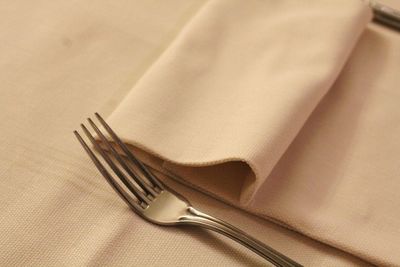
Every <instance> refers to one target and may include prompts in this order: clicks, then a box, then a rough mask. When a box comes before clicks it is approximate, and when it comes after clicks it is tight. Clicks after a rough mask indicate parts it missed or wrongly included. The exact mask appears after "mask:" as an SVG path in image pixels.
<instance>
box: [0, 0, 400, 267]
mask: <svg viewBox="0 0 400 267" xmlns="http://www.w3.org/2000/svg"><path fill="white" fill-rule="evenodd" d="M243 3H244V1H243ZM243 3H242V2H239V1H237V2H236V1H232V2H230V1H229V2H228V1H209V2H204V1H195V0H193V1H180V0H176V1H175V0H174V1H172V0H171V1H122V2H110V1H96V2H93V3H92V2H91V3H89V2H82V1H58V0H56V1H54V0H51V1H48V0H41V1H35V2H32V1H3V2H2V3H0V30H1V33H2V34H1V35H0V40H1V42H0V58H1V60H0V70H1V71H0V80H1V82H2V86H1V87H0V109H1V112H0V129H1V135H0V177H1V179H0V215H1V216H0V237H1V238H0V251H1V253H0V265H1V266H187V265H191V266H204V265H212V266H266V265H267V264H266V263H265V261H263V260H262V259H260V258H259V257H258V256H257V255H253V253H251V252H249V251H248V250H247V249H246V248H243V247H241V246H240V245H238V244H235V243H234V242H232V241H230V240H227V239H225V238H221V237H220V236H218V235H215V234H211V233H209V232H207V231H203V230H200V229H195V228H190V227H188V228H185V229H178V228H168V227H167V228H165V227H158V226H156V225H152V224H149V223H147V222H145V221H143V220H142V219H141V218H139V217H138V216H136V215H135V214H134V213H133V212H132V211H131V210H129V209H128V207H127V206H126V205H125V203H124V202H123V201H121V200H120V199H119V197H118V196H117V195H116V194H115V193H114V192H113V191H112V189H111V188H110V187H109V186H108V184H107V183H106V182H105V181H104V180H103V179H102V178H101V176H100V174H99V172H98V171H97V170H96V168H95V167H94V166H93V164H91V162H90V160H89V159H88V157H87V156H86V155H85V153H84V152H83V150H82V148H81V147H80V145H79V143H78V142H77V141H76V140H75V138H74V136H73V134H72V131H73V130H74V129H76V128H77V127H78V126H79V123H81V122H83V121H84V120H85V118H86V117H87V116H90V115H91V114H93V112H95V111H98V112H99V113H100V114H102V115H103V117H108V115H110V114H112V116H111V117H110V119H109V123H110V124H111V126H112V127H113V128H115V130H116V131H117V133H118V134H120V135H123V137H124V138H125V140H127V141H129V142H130V143H131V144H132V145H134V146H136V148H134V149H137V148H142V149H144V150H141V151H138V152H139V153H141V154H140V155H141V156H142V157H143V159H144V160H146V161H147V162H149V163H150V164H152V165H153V166H154V167H156V168H158V169H159V170H160V171H162V173H159V175H161V176H162V177H163V179H164V180H165V182H166V183H168V184H169V185H171V186H172V187H173V188H174V189H176V190H177V191H178V192H180V193H181V194H183V195H185V196H187V197H188V198H190V200H191V201H192V202H193V204H194V205H196V207H199V209H201V210H203V211H205V212H208V213H210V214H213V215H215V216H217V217H220V218H222V219H225V220H228V221H230V222H231V223H232V224H235V225H237V226H238V227H241V228H242V229H243V230H245V231H247V232H248V233H249V234H252V235H254V236H257V238H259V239H260V240H262V241H263V242H265V243H267V244H268V245H270V246H272V247H274V248H276V249H277V250H279V251H281V252H282V253H285V254H287V255H288V256H290V257H293V258H294V259H296V260H297V261H299V262H300V263H302V264H304V265H305V266H368V265H370V264H380V265H399V259H398V258H397V257H398V256H397V255H395V254H394V255H393V254H392V252H393V251H394V250H395V248H396V243H395V242H396V240H397V239H398V236H399V235H398V233H397V232H396V231H395V230H394V229H396V224H397V222H398V219H397V217H398V216H396V213H395V212H393V210H392V208H393V207H394V206H396V204H397V203H398V201H397V199H396V196H395V195H394V194H393V193H394V191H395V189H396V186H398V183H397V182H396V168H395V162H396V156H395V154H396V152H397V151H398V150H397V149H396V148H397V147H396V145H397V144H398V143H396V141H395V136H396V130H397V128H396V127H395V125H396V121H398V118H397V117H396V114H398V112H397V109H396V105H395V103H396V99H395V97H396V94H397V92H396V90H395V89H396V84H398V79H399V77H398V75H397V74H398V72H396V69H397V70H398V67H399V66H398V64H399V63H398V62H399V60H398V57H399V54H398V52H397V51H398V47H399V38H398V36H397V34H396V33H393V32H391V31H387V30H385V29H382V28H380V27H374V26H368V28H367V29H365V25H366V23H367V21H368V20H369V18H370V14H369V11H368V9H367V8H366V7H365V5H364V4H363V3H361V2H358V1H353V2H351V1H335V2H328V1H327V2H325V3H322V2H316V1H315V2H308V3H307V6H302V5H301V4H300V3H297V2H296V1H280V2H279V3H276V4H273V3H272V2H261V1H260V2H257V1H254V2H250V1H249V2H248V4H247V5H246V6H243ZM266 4H268V5H269V7H267V6H266ZM263 12H264V15H263ZM310 18H312V20H311V21H310V20H309V19H310ZM253 19H254V20H253ZM258 25H260V27H259V26H258ZM289 25H290V26H291V27H289ZM232 26H234V27H232ZM261 26H263V27H261ZM218 27H221V28H220V29H219V30H218ZM296 27H297V28H296ZM308 27H312V28H313V29H314V30H315V31H314V33H313V32H311V31H307V28H308ZM324 27H325V28H326V29H329V31H327V32H325V31H323V28H324ZM279 28H280V29H281V31H282V32H281V33H279V32H280V31H279ZM290 28H292V29H290ZM301 28H303V31H299V29H301ZM284 31H290V32H291V36H292V37H290V36H289V35H286V34H285V33H284ZM278 33H279V34H278ZM237 34H238V35H237ZM268 34H269V35H271V36H269V35H268ZM272 35H276V36H275V37H274V36H272ZM360 36H361V37H360ZM306 37H307V38H306ZM286 38H287V39H286ZM207 40H208V41H207ZM246 40H247V41H246ZM299 40H301V41H302V42H303V43H302V44H300V43H298V45H299V47H301V50H297V51H295V48H296V49H297V48H298V46H297V45H296V42H298V41H299ZM306 40H308V41H306ZM312 40H314V41H312ZM322 40H323V42H321V41H322ZM240 48H246V49H240ZM289 48H290V49H289ZM208 50H210V51H208ZM371 50H373V51H371ZM254 51H262V53H261V54H256V55H255V56H254V54H253V52H254ZM268 51H269V52H268ZM198 53H200V54H198ZM275 53H278V54H277V55H274V54H275ZM313 53H317V55H318V56H316V55H314V54H313ZM197 55H200V56H197ZM285 55H286V56H285ZM250 56H251V57H250ZM253 56H254V57H253ZM290 57H292V60H293V61H291V62H292V63H293V66H292V68H287V66H286V67H285V65H286V64H287V63H288V60H289V58H290ZM318 58H321V59H322V58H323V59H324V60H323V61H319V60H318ZM346 61H347V63H346ZM254 62H255V63H254ZM269 62H273V64H272V63H271V65H269ZM304 62H309V63H310V64H311V63H312V64H311V65H310V69H308V66H306V65H303V63H304ZM206 65H207V66H206ZM274 66H275V67H274ZM265 67H267V68H266V71H265V73H263V72H262V70H261V69H263V68H265ZM300 67H301V68H300ZM199 68H200V69H199ZM278 70H279V72H280V73H281V74H282V75H283V76H280V77H279V75H278V76H276V75H275V76H274V77H273V79H270V77H271V76H273V74H274V73H275V74H278ZM163 73H164V74H163ZM163 75H165V77H162V76H163ZM210 75H211V76H210ZM285 75H286V77H285ZM311 76H314V77H311ZM302 77H303V78H302ZM151 83H154V85H156V84H158V85H159V87H154V88H153V87H152V86H151ZM161 83H165V84H161ZM290 83H293V88H291V87H290V88H289V85H290ZM333 83H334V84H333ZM174 84H175V85H176V86H173V85H174ZM268 84H270V85H271V86H266V85H268ZM160 85H162V86H160ZM273 87H275V89H274V88H273ZM182 88H185V90H183V89H182ZM216 88H218V90H223V91H220V92H219V93H224V92H225V93H226V94H225V95H226V98H221V97H220V98H218V94H219V93H218V91H217V90H215V89H216ZM229 88H230V90H228V89H229ZM255 88H256V89H255ZM193 89H197V90H193ZM278 89H279V90H278ZM144 90H150V91H146V92H145V91H144ZM151 90H154V91H151ZM157 90H158V92H157ZM160 90H164V91H163V92H162V94H161V95H159V96H157V94H158V93H161V91H160ZM175 90H181V91H180V92H178V91H175ZM284 90H286V91H284ZM364 90H366V91H365V92H364ZM139 91H142V92H141V93H140V94H142V95H141V96H140V97H141V98H142V99H141V100H140V99H137V98H136V97H135V95H136V94H139ZM244 92H253V93H254V94H253V95H251V94H249V95H248V98H247V99H242V96H243V95H244ZM263 92H270V94H268V97H267V98H263V99H258V97H259V96H261V95H262V93H263ZM178 93H179V94H178ZM228 93H230V94H228ZM326 93H327V94H326ZM192 94H194V95H192ZM146 95H147V96H146ZM324 95H325V97H324ZM178 96H179V97H182V98H181V99H179V98H177V97H178ZM168 97H169V98H168ZM171 99H172V100H173V101H172V100H171ZM321 99H322V100H321ZM178 100H179V101H178ZM194 100H195V101H194ZM200 100H201V101H200ZM215 101H217V102H218V105H221V106H220V107H219V108H218V106H215V103H217V102H215ZM121 102H122V103H121ZM252 102H254V105H247V104H245V103H252ZM120 103H121V104H120ZM143 103H148V104H150V105H149V106H146V107H145V106H144V105H142V104H143ZM137 105H140V106H139V107H140V109H138V106H137ZM206 107H207V109H204V108H206ZM231 107H232V108H231ZM233 107H236V109H234V108H233ZM174 108H175V110H174ZM209 108H210V109H209ZM227 108H228V109H227ZM135 109H136V110H137V111H140V112H139V113H135V114H133V113H132V112H133V111H134V110H135ZM199 109H203V110H202V111H200V110H199ZM157 110H158V111H159V112H160V113H159V114H160V116H159V117H158V116H154V112H157ZM233 110H234V111H233ZM265 110H267V112H266V115H267V116H265V118H264V119H261V118H256V117H254V116H253V115H254V114H260V116H261V115H262V113H263V112H265ZM161 111H162V112H161ZM231 111H232V112H234V113H233V115H236V117H235V116H232V114H231V113H230V112H231ZM273 113H275V114H273ZM388 113H390V116H389V115H388V116H386V115H387V114H388ZM161 115H162V116H161ZM211 115H213V116H211ZM223 116H226V118H227V120H223V121H221V120H220V119H221V118H222V117H223ZM246 116H247V117H246ZM261 117H262V116H261ZM247 120H255V121H251V122H254V127H255V128H251V127H249V125H252V124H247V123H249V122H246V121H247ZM125 122H126V123H125ZM256 122H257V125H255V123H256ZM208 123H210V124H208ZM270 123H271V124H270ZM238 124H243V125H238ZM269 124H270V125H269ZM201 125H203V126H207V127H206V128H204V129H202V130H201V131H198V134H199V135H197V134H192V135H189V136H186V135H185V134H184V133H185V132H187V131H189V130H195V129H198V128H196V127H198V126H201ZM139 126H140V127H139ZM178 126H179V128H175V127H178ZM181 126H182V127H181ZM211 126H212V127H211ZM214 126H218V127H217V128H216V129H215V128H214ZM236 126H238V127H236ZM239 126H240V127H239ZM142 127H144V128H142ZM256 127H262V128H263V130H265V131H264V132H259V133H257V131H258V130H257V129H256ZM169 128H170V129H169ZM245 128H248V129H247V130H249V131H247V130H246V129H245ZM146 129H147V130H148V131H147V134H148V135H149V138H148V139H143V136H142V133H143V132H141V130H146ZM229 129H234V131H233V132H229ZM333 129H335V131H333ZM226 133H229V134H227V135H225V134H226ZM244 133H246V134H250V135H249V136H248V137H249V138H246V136H243V135H242V134H244ZM281 135H284V136H283V137H282V136H281ZM178 137H179V138H178ZM267 137H268V138H269V141H267V142H266V141H265V140H266V139H267ZM152 138H158V139H159V140H158V142H156V143H148V141H149V140H150V141H151V140H152ZM216 138H218V139H216ZM207 139H208V141H207ZM225 139H226V140H225ZM232 140H233V141H232ZM257 140H259V141H262V142H260V147H258V145H257V144H256V143H255V142H256V141H257ZM343 140H345V141H343ZM153 141H154V140H153ZM219 142H221V143H220V146H218V145H217V144H218V143H219ZM247 142H248V143H247ZM232 143H234V144H233V147H225V148H224V146H226V145H230V144H232ZM172 145H173V146H174V147H175V149H176V151H175V152H172V151H170V149H171V147H172ZM203 145H204V147H203ZM235 149H236V150H235ZM264 150H265V151H264ZM328 150H329V151H330V153H328V152H329V151H328ZM167 151H168V153H166V152H167ZM262 151H264V152H262ZM332 151H333V152H332ZM375 151H378V152H376V153H375ZM233 152H235V153H233ZM244 152H246V153H244ZM223 153H226V154H225V155H224V154H223ZM212 155H213V157H211V156H212ZM243 160H244V161H245V162H243V163H241V161H243ZM367 161H368V162H367ZM318 163H319V164H318ZM311 166H312V167H313V168H314V169H313V171H311ZM336 167H337V168H336ZM255 170H257V171H256V172H257V173H255ZM333 170H335V171H333ZM310 172H313V173H312V174H313V175H311V174H310ZM165 174H167V175H169V176H171V175H174V178H177V179H180V180H181V181H184V182H185V183H186V184H189V185H191V186H192V187H188V186H185V185H182V184H180V183H176V182H175V181H174V180H171V179H170V177H169V176H168V177H167V176H165ZM231 174H235V175H231ZM328 174H329V175H328ZM378 174H379V175H378ZM178 176H179V177H178ZM316 177H318V178H316ZM381 177H382V178H381ZM217 178H218V179H217ZM362 178H364V179H362ZM378 178H380V181H381V182H382V181H384V183H379V184H378V182H377V179H378ZM242 183H243V184H242ZM193 187H194V188H195V189H193ZM196 189H200V190H202V191H203V192H207V193H208V195H205V194H203V193H201V192H199V191H198V190H196ZM209 195H213V197H210V196H209ZM389 197H391V198H390V200H389ZM218 199H219V200H218ZM220 200H223V202H221V201H220ZM224 202H226V203H227V202H229V204H226V203H224ZM351 204H353V205H351ZM383 204H385V205H384V206H382V205H383ZM232 205H234V206H236V208H234V207H233V206H232ZM249 212H250V213H249ZM379 216H381V217H380V218H379V220H378V217H379ZM327 220H329V223H327ZM352 226H356V228H355V229H354V231H353V229H352V230H349V229H350V228H349V227H352ZM288 228H290V229H288ZM382 228H385V229H382ZM293 230H294V231H293ZM350 231H351V235H353V232H354V240H351V236H349V235H350V234H349V232H350ZM346 233H347V234H348V236H346ZM362 233H364V236H363V238H361V237H360V235H361V234H362ZM390 234H392V235H391V236H389V235H390ZM385 238H387V239H385ZM383 239H385V242H383V241H382V240H383ZM375 241H378V242H381V243H380V244H374V242H375ZM360 243H362V244H360ZM359 244H360V246H359V247H356V246H357V245H359Z"/></svg>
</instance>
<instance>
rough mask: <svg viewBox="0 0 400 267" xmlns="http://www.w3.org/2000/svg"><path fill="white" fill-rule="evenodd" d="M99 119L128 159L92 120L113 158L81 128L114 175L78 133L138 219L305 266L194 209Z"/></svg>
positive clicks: (276, 262)
mask: <svg viewBox="0 0 400 267" xmlns="http://www.w3.org/2000/svg"><path fill="white" fill-rule="evenodd" d="M95 115H96V117H97V119H98V120H99V122H100V123H101V125H102V126H103V127H104V129H105V130H106V131H107V132H108V134H109V135H110V136H111V138H112V140H113V142H114V144H115V145H116V147H118V150H121V151H120V152H123V153H124V156H121V154H119V153H118V152H117V149H116V148H115V147H114V146H113V145H112V144H111V143H110V142H109V141H108V140H107V138H106V137H105V136H104V134H103V133H102V132H101V131H100V129H99V128H98V127H97V126H96V124H95V123H94V122H93V121H92V120H91V119H88V121H89V123H90V125H91V126H92V128H93V129H94V131H95V132H96V133H97V136H98V137H99V138H100V140H101V141H102V143H103V144H104V145H105V146H106V147H107V150H108V151H109V152H110V154H111V156H110V155H109V153H106V151H105V149H103V148H101V147H100V145H99V143H98V142H97V141H96V140H95V138H94V137H93V135H92V134H91V133H90V132H89V130H88V129H87V128H86V127H85V125H83V124H81V127H82V129H83V131H84V132H85V134H86V135H87V137H88V138H89V140H90V141H91V143H92V144H93V146H94V147H95V149H96V150H97V151H98V152H99V153H100V155H101V157H102V158H103V160H104V161H105V162H106V163H107V164H108V166H109V168H110V169H112V170H113V172H114V175H111V174H110V172H109V171H108V170H107V168H106V167H105V166H104V165H103V164H102V163H101V161H100V160H99V159H98V158H97V157H96V155H95V154H94V152H93V151H92V150H91V149H90V147H89V146H88V145H87V144H86V142H85V141H84V140H83V139H82V137H81V136H80V135H79V133H78V132H77V131H74V133H75V135H76V137H77V138H78V140H79V142H80V143H81V145H82V146H83V148H84V149H85V151H86V152H87V153H88V155H89V156H90V158H91V159H92V161H93V162H94V164H95V165H96V167H97V168H98V170H99V171H100V172H101V174H102V175H103V176H104V177H105V178H106V180H107V181H108V183H109V184H110V185H111V186H112V187H113V188H114V190H115V191H116V192H117V193H118V194H119V196H120V197H121V198H122V199H123V200H124V201H125V202H126V203H127V204H128V206H129V207H131V208H132V209H133V210H134V211H135V212H136V213H137V214H138V215H140V216H141V217H143V218H144V219H146V220H148V221H150V222H152V223H155V224H158V225H177V226H178V225H195V226H200V227H203V228H207V229H209V230H213V231H216V232H218V233H220V234H223V235H225V236H227V237H230V238H231V239H233V240H235V241H237V242H238V243H240V244H242V245H244V246H246V247H247V248H249V249H251V250H252V251H254V252H255V253H257V254H258V255H260V256H261V257H263V258H265V259H266V260H268V261H269V262H271V263H273V264H274V265H275V266H302V265H300V264H299V263H297V262H295V261H294V260H292V259H290V258H288V257H287V256H285V255H283V254H281V253H279V252H278V251H276V250H274V249H273V248H271V247H269V246H267V245H265V244H264V243H262V242H260V241H258V240H256V239H255V238H253V237H251V236H249V235H248V234H246V233H245V232H243V231H241V230H239V229H238V228H236V227H234V226H232V225H230V224H228V223H227V222H224V221H222V220H219V219H217V218H214V217H212V216H209V215H207V214H205V213H202V212H200V211H198V210H196V209H195V208H193V207H192V206H191V205H190V203H189V201H188V200H186V199H185V198H184V197H182V196H181V195H179V194H178V193H176V192H174V191H173V190H172V189H170V188H168V187H167V186H165V185H164V184H163V183H162V182H161V181H160V180H159V179H158V178H157V177H156V176H155V175H154V174H153V173H152V172H151V171H150V170H149V169H148V168H147V167H146V166H145V165H144V164H143V163H142V162H141V161H140V160H138V159H137V158H136V157H135V156H134V155H133V153H132V152H131V151H130V150H129V149H128V147H127V146H126V145H125V144H124V143H123V142H122V141H121V139H120V138H119V137H118V136H117V135H116V134H115V133H114V131H113V130H112V129H111V128H110V126H108V124H107V123H106V122H105V121H104V120H103V118H101V116H100V115H99V114H98V113H96V114H95ZM117 162H118V163H117ZM121 167H122V169H121ZM139 173H140V174H139ZM115 176H117V177H118V178H116V177H115ZM118 180H119V181H118ZM121 182H122V183H121ZM122 184H123V185H122Z"/></svg>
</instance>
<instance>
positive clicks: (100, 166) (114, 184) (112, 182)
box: [74, 131, 143, 210]
mask: <svg viewBox="0 0 400 267" xmlns="http://www.w3.org/2000/svg"><path fill="white" fill-rule="evenodd" d="M74 134H75V136H76V138H77V139H78V141H79V143H81V145H82V147H83V148H84V149H85V151H86V153H87V154H88V155H89V157H90V159H91V160H92V161H93V163H94V165H96V167H97V169H98V170H99V171H100V173H101V174H102V175H103V176H104V178H105V179H106V180H107V182H108V183H109V184H110V185H111V187H112V188H113V189H114V191H115V192H117V194H118V195H119V196H120V197H121V198H122V199H123V200H124V201H125V202H126V204H128V206H130V207H131V208H133V209H139V210H141V209H143V208H142V207H141V206H140V205H139V204H138V203H137V202H136V201H135V200H134V199H132V198H131V197H130V196H129V195H128V194H127V193H126V192H125V191H124V190H123V189H122V188H121V186H120V185H119V184H118V183H117V182H116V181H115V179H114V178H113V177H112V176H111V175H110V173H109V172H108V171H107V169H106V168H104V166H103V164H101V162H100V161H99V159H98V158H97V157H96V155H95V154H94V153H93V151H92V150H91V149H90V148H89V146H88V145H87V144H86V142H85V141H84V140H83V138H82V137H81V135H80V134H79V133H78V132H77V131H74Z"/></svg>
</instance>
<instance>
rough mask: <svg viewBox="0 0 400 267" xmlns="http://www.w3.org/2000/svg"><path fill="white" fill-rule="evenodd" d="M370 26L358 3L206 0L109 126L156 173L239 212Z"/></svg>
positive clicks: (367, 17) (115, 113)
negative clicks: (186, 182)
mask: <svg viewBox="0 0 400 267" xmlns="http://www.w3.org/2000/svg"><path fill="white" fill-rule="evenodd" d="M369 20H370V12H369V11H368V9H367V7H366V6H365V5H364V4H363V3H361V2H359V1H310V2H307V4H304V3H302V2H298V1H279V2H270V1H250V2H248V1H232V0H224V1H210V2H208V3H207V4H206V5H205V6H204V7H203V8H202V9H201V11H200V12H199V13H198V14H197V15H196V16H194V18H193V19H192V20H191V22H190V23H188V25H187V26H186V27H185V28H184V29H183V31H182V32H181V34H180V35H179V37H178V38H176V40H175V41H174V42H172V44H171V45H170V47H169V48H168V49H167V50H166V51H165V52H164V53H163V55H162V56H161V57H160V58H159V59H158V60H157V61H156V62H155V63H154V65H153V66H152V67H151V69H150V70H149V71H148V72H147V73H146V74H145V75H144V77H143V78H142V79H141V80H140V81H139V82H138V84H137V85H136V86H135V87H134V88H133V89H132V90H131V92H130V93H129V94H128V95H127V96H126V98H125V99H124V101H123V102H122V104H121V105H120V106H119V107H118V108H117V110H116V111H115V112H114V113H113V114H112V116H111V118H110V120H112V122H113V125H116V127H117V128H118V131H119V133H120V134H121V135H122V136H123V137H124V138H125V140H126V141H127V142H129V143H131V144H134V145H135V146H137V147H141V148H143V149H144V150H145V151H147V152H150V153H151V154H153V155H156V156H158V157H160V158H162V159H164V160H165V161H166V163H164V164H165V167H167V168H169V169H173V170H174V171H175V172H177V173H179V174H182V175H183V176H185V179H190V182H192V183H194V184H197V185H198V186H200V187H202V188H204V189H206V190H207V191H211V192H212V193H214V194H217V195H220V196H221V197H223V198H225V199H229V200H237V199H240V202H241V203H242V204H244V205H247V204H249V203H250V201H251V200H252V199H253V198H254V196H255V195H256V194H257V192H258V190H259V189H260V186H261V185H262V184H263V183H264V182H265V181H266V179H267V177H268V175H269V174H270V172H271V170H272V169H273V167H274V166H275V165H276V163H277V162H278V160H279V158H280V157H281V156H282V154H283V153H284V152H285V150H286V149H287V147H288V146H289V144H290V143H291V142H292V141H293V139H294V137H295V136H296V134H297V133H298V132H299V130H300V128H301V127H302V126H303V124H304V122H305V121H306V119H307V118H308V117H309V115H310V113H311V112H312V111H313V109H314V108H315V106H316V105H317V104H318V102H319V101H320V99H321V97H322V96H324V95H325V93H326V92H327V91H328V90H329V88H330V87H331V86H332V83H333V82H334V80H335V79H336V78H337V76H338V74H339V72H340V70H341V69H342V67H343V65H344V63H345V61H346V60H347V58H348V56H349V54H350V52H351V50H352V48H353V47H354V45H355V43H356V41H357V39H358V37H359V36H360V33H361V32H362V31H363V29H364V27H365V25H366V23H367V22H368V21H369ZM184 166H191V167H200V166H201V167H203V168H202V169H201V170H200V169H199V168H196V169H195V170H193V169H190V168H187V167H184ZM205 166H212V167H205Z"/></svg>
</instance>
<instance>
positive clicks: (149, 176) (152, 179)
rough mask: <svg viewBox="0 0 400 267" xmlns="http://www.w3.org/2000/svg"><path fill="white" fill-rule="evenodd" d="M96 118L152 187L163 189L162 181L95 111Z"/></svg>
mask: <svg viewBox="0 0 400 267" xmlns="http://www.w3.org/2000/svg"><path fill="white" fill-rule="evenodd" d="M95 115H96V117H97V119H98V120H99V121H100V123H101V125H103V127H104V129H106V131H107V132H108V133H109V134H110V135H111V137H112V139H113V140H114V141H115V142H116V143H117V144H118V145H119V147H120V148H121V149H122V150H123V151H124V152H125V154H126V156H127V157H128V158H129V159H130V160H131V161H132V162H133V163H135V165H136V166H137V167H139V169H140V170H141V171H142V172H143V174H145V176H146V178H147V179H148V180H149V181H150V182H151V183H152V184H153V186H154V187H156V188H158V189H160V190H163V189H164V185H163V184H162V182H161V181H160V180H159V179H158V178H157V177H156V176H155V175H154V174H153V173H152V172H151V171H150V170H149V169H148V168H147V167H146V166H145V165H144V164H143V163H142V162H141V161H140V160H138V159H137V158H136V157H135V156H134V155H133V153H132V152H131V151H130V150H129V148H128V147H127V146H126V145H125V144H124V143H123V142H122V140H121V139H120V138H119V137H118V136H117V134H116V133H115V132H114V131H113V130H112V129H111V127H110V126H109V125H108V124H107V123H106V122H105V121H104V119H103V118H102V117H101V116H100V115H99V113H97V112H96V113H95Z"/></svg>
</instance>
